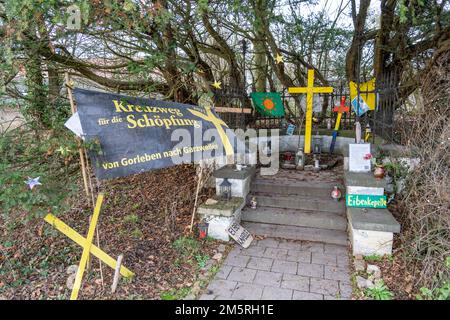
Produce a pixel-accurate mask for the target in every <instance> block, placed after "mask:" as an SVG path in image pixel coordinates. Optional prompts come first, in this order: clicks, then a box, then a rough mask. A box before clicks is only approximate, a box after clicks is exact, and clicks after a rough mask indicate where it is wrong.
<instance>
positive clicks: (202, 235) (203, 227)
mask: <svg viewBox="0 0 450 320" xmlns="http://www.w3.org/2000/svg"><path fill="white" fill-rule="evenodd" d="M197 227H198V238H199V239H206V237H207V236H208V227H209V223H208V222H200V223H199V224H198V226H197Z"/></svg>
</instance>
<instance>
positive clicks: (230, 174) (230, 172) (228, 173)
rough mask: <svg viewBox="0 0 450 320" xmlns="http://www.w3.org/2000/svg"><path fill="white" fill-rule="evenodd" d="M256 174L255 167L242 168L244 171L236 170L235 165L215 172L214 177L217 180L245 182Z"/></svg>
mask: <svg viewBox="0 0 450 320" xmlns="http://www.w3.org/2000/svg"><path fill="white" fill-rule="evenodd" d="M254 173H255V167H253V166H247V167H246V168H242V170H236V167H235V166H234V165H226V166H223V167H222V168H220V169H218V170H216V171H214V172H213V176H214V177H215V178H220V179H224V178H228V179H236V180H244V179H246V178H248V177H251V176H252V175H253V174H254Z"/></svg>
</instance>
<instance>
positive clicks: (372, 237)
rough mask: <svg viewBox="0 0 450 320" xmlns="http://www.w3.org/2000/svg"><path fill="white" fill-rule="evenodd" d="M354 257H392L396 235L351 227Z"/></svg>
mask: <svg viewBox="0 0 450 320" xmlns="http://www.w3.org/2000/svg"><path fill="white" fill-rule="evenodd" d="M349 224H350V223H349ZM349 230H350V241H351V242H352V249H353V255H358V254H361V255H364V256H369V255H380V256H383V255H391V254H392V243H393V238H394V234H393V233H392V232H384V231H372V230H361V229H355V228H353V227H352V226H351V224H350V226H349Z"/></svg>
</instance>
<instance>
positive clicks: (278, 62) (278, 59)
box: [275, 53, 284, 64]
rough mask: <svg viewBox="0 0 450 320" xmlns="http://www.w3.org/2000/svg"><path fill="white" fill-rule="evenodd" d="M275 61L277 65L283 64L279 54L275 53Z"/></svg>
mask: <svg viewBox="0 0 450 320" xmlns="http://www.w3.org/2000/svg"><path fill="white" fill-rule="evenodd" d="M275 61H276V62H277V64H280V63H282V62H284V61H283V56H282V55H280V54H279V53H277V56H276V57H275Z"/></svg>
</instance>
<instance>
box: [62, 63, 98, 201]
mask: <svg viewBox="0 0 450 320" xmlns="http://www.w3.org/2000/svg"><path fill="white" fill-rule="evenodd" d="M65 78H66V87H67V96H68V98H69V102H70V109H71V111H72V114H74V113H75V112H76V111H77V109H76V107H75V102H74V100H73V95H72V87H73V86H72V84H71V83H70V78H69V73H68V72H66V74H65ZM78 153H79V155H80V163H81V174H82V175H83V183H84V191H85V192H86V197H87V199H88V201H89V202H90V201H91V200H92V199H91V195H90V192H89V186H88V179H87V174H86V163H85V161H84V159H85V158H84V152H83V148H81V147H79V148H78Z"/></svg>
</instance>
